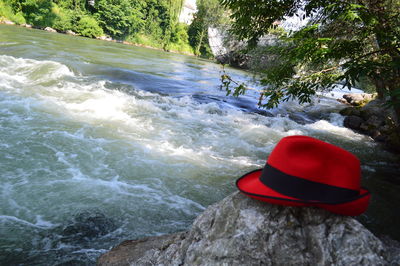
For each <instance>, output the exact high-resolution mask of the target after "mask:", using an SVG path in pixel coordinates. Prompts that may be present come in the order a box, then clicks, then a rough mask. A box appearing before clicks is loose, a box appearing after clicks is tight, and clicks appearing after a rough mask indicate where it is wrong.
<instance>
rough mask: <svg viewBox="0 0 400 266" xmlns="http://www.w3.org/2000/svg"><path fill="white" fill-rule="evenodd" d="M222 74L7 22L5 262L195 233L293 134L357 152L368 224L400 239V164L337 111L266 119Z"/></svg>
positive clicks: (85, 260)
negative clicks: (369, 194)
mask: <svg viewBox="0 0 400 266" xmlns="http://www.w3.org/2000/svg"><path fill="white" fill-rule="evenodd" d="M229 72H230V73H231V74H232V75H233V76H234V77H235V78H236V79H239V80H241V79H245V78H246V76H245V73H243V72H240V71H237V70H229ZM219 75H220V67H219V66H218V65H215V64H213V63H211V62H209V61H204V60H198V59H195V58H192V57H187V56H181V55H176V54H171V53H165V52H161V51H156V50H149V49H144V48H137V47H130V46H125V45H121V44H115V43H108V42H102V41H96V40H90V39H85V38H78V37H70V36H65V35H60V34H51V33H47V32H43V31H37V30H28V29H23V28H18V27H12V26H1V25H0V170H1V171H0V202H1V205H0V264H1V265H16V264H24V265H57V264H62V263H65V265H70V264H72V265H81V264H82V265H85V264H88V265H91V264H94V263H95V260H96V258H97V257H98V256H99V255H100V254H101V253H104V252H105V251H106V250H108V249H109V248H111V247H112V246H114V245H116V244H118V243H119V242H121V241H123V240H125V239H135V238H139V237H144V236H151V235H161V234H165V233H171V232H176V231H180V230H186V229H188V227H189V226H190V224H191V223H192V221H193V219H194V218H195V217H196V216H197V215H198V214H199V213H201V212H202V211H203V210H204V209H205V208H206V207H207V206H208V205H210V204H212V203H214V202H217V201H218V200H220V199H222V198H223V197H225V196H226V195H228V194H229V193H231V192H233V191H235V187H234V181H235V179H236V178H238V177H239V176H241V175H242V174H244V173H245V172H246V171H250V170H253V169H256V168H259V167H261V166H262V165H263V164H264V162H265V159H266V158H267V156H268V154H269V153H270V152H271V150H272V149H273V147H274V146H275V144H276V143H277V142H278V141H279V140H280V139H281V138H282V137H285V136H288V135H294V134H304V135H309V136H314V137H317V138H320V139H322V140H325V141H328V142H331V143H333V144H336V145H339V146H341V147H344V148H346V149H348V150H349V151H351V152H353V153H355V154H356V155H357V156H359V157H360V159H361V162H362V170H363V182H364V184H365V186H367V187H368V188H370V189H371V190H372V191H373V193H374V194H373V195H374V197H373V200H372V203H371V207H370V208H369V210H368V212H367V213H366V214H365V215H363V216H362V217H360V219H361V221H363V223H364V224H366V225H367V226H368V227H369V228H371V229H372V230H373V231H374V232H375V233H376V234H386V235H390V236H391V237H393V238H397V239H399V238H400V233H399V229H398V228H397V224H398V223H399V222H400V219H399V213H400V212H399V205H398V202H399V196H398V195H399V194H398V193H397V192H398V190H399V188H400V184H399V183H400V182H399V180H400V178H399V173H398V170H397V169H398V166H399V165H398V161H397V160H398V158H396V157H395V156H394V155H392V154H390V153H387V152H385V151H383V150H382V149H381V148H380V147H379V146H377V145H376V144H374V143H373V142H372V141H371V139H369V138H368V137H365V136H362V135H359V134H357V133H354V132H352V131H350V130H348V129H346V128H344V127H343V126H342V124H343V117H342V116H340V115H339V114H338V113H337V111H338V110H340V108H343V106H342V105H341V104H340V103H338V102H337V101H335V100H334V99H333V98H330V97H320V98H319V99H316V101H315V104H313V105H306V106H300V105H298V104H297V103H294V102H290V103H285V104H282V105H281V106H280V107H279V108H277V109H274V110H271V111H268V112H265V111H262V110H258V109H257V108H256V103H257V98H256V94H255V93H253V94H252V92H250V94H249V95H248V96H246V97H243V98H239V99H236V98H232V97H226V96H225V93H224V92H223V91H220V90H219V89H218V85H219ZM338 93H339V94H340V92H338Z"/></svg>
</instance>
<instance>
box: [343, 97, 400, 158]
mask: <svg viewBox="0 0 400 266" xmlns="http://www.w3.org/2000/svg"><path fill="white" fill-rule="evenodd" d="M343 98H344V99H341V100H340V101H341V102H343V103H345V104H348V105H350V106H349V107H347V108H344V109H343V110H341V111H340V114H341V115H344V116H346V118H345V119H344V126H345V127H347V128H350V129H353V130H355V131H357V132H359V133H361V134H365V135H368V136H370V137H371V138H373V139H374V140H375V141H376V142H378V143H382V144H383V145H384V148H385V149H386V150H389V151H391V152H395V153H400V127H399V122H398V121H397V120H396V115H395V112H394V110H392V109H391V108H388V107H386V106H385V101H384V100H382V99H378V98H376V95H375V94H366V93H351V94H345V95H344V96H343Z"/></svg>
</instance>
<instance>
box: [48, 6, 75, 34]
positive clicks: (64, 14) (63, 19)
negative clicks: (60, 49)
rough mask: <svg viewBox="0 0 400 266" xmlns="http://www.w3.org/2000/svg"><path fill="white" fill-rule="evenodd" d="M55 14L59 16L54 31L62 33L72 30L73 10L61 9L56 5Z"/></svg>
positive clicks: (55, 21)
mask: <svg viewBox="0 0 400 266" xmlns="http://www.w3.org/2000/svg"><path fill="white" fill-rule="evenodd" d="M53 13H55V14H56V15H57V17H56V19H54V24H53V26H52V27H53V28H54V29H56V30H59V31H62V32H65V31H67V30H70V29H72V20H73V14H72V11H71V10H68V9H63V8H59V7H58V6H57V5H54V7H53Z"/></svg>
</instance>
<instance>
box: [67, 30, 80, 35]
mask: <svg viewBox="0 0 400 266" xmlns="http://www.w3.org/2000/svg"><path fill="white" fill-rule="evenodd" d="M65 34H68V35H73V36H75V35H77V34H76V33H75V32H73V31H72V30H67V31H66V32H65Z"/></svg>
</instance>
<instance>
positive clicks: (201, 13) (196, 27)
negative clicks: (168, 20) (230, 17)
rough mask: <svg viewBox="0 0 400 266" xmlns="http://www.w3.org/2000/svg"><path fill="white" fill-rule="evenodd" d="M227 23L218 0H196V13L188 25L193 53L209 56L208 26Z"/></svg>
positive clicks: (210, 54) (223, 10)
mask: <svg viewBox="0 0 400 266" xmlns="http://www.w3.org/2000/svg"><path fill="white" fill-rule="evenodd" d="M226 23H227V15H226V10H225V9H224V8H223V7H222V6H221V5H220V3H219V0H198V1H197V13H196V14H195V17H194V19H193V22H192V24H190V27H189V31H188V33H189V43H190V45H191V46H192V47H193V48H194V51H195V54H196V55H200V56H202V57H206V58H211V57H212V56H213V55H212V52H211V49H210V46H209V44H208V28H209V27H220V26H221V25H224V24H226Z"/></svg>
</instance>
